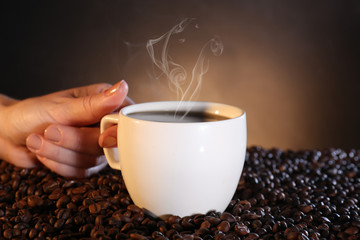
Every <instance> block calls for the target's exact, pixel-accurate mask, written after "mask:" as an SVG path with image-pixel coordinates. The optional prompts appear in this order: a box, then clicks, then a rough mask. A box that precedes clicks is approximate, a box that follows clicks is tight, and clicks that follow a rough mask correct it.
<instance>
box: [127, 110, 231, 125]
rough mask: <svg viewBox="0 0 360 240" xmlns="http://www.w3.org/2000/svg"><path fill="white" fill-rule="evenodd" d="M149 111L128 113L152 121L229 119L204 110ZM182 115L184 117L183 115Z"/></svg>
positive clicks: (133, 116)
mask: <svg viewBox="0 0 360 240" xmlns="http://www.w3.org/2000/svg"><path fill="white" fill-rule="evenodd" d="M184 115H185V112H174V111H156V112H155V111H151V112H135V113H130V114H128V116H129V117H131V118H136V119H139V120H147V121H154V122H183V123H185V122H214V121H221V120H226V119H229V118H227V117H224V116H221V115H217V114H211V113H206V112H189V113H187V114H186V115H185V116H184ZM183 116H184V117H183Z"/></svg>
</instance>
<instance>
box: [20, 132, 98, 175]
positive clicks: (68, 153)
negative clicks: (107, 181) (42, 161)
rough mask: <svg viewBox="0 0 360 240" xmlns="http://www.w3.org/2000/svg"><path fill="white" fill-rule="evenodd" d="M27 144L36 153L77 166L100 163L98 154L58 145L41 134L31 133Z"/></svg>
mask: <svg viewBox="0 0 360 240" xmlns="http://www.w3.org/2000/svg"><path fill="white" fill-rule="evenodd" d="M26 146H27V148H28V149H29V150H30V151H31V152H33V153H35V154H36V155H39V156H42V157H46V158H48V159H51V160H53V161H57V162H59V163H62V164H65V165H69V166H73V167H77V168H90V167H93V166H96V165H98V164H100V163H99V162H98V161H99V158H98V156H95V155H89V154H84V153H79V152H76V151H72V150H69V149H66V148H63V147H60V146H57V145H56V144H54V143H52V142H50V141H48V140H46V139H45V138H43V137H42V136H41V135H39V134H31V135H30V136H29V137H28V138H27V139H26Z"/></svg>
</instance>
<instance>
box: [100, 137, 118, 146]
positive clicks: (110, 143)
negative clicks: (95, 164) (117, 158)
mask: <svg viewBox="0 0 360 240" xmlns="http://www.w3.org/2000/svg"><path fill="white" fill-rule="evenodd" d="M116 143H117V140H116V138H114V137H111V136H109V137H106V138H105V139H104V141H103V144H102V145H103V147H104V148H110V147H116Z"/></svg>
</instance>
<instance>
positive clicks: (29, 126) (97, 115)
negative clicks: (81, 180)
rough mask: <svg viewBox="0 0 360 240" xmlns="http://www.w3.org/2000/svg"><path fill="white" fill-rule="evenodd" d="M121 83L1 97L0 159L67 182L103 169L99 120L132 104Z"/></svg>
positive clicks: (104, 162) (104, 161) (126, 88)
mask: <svg viewBox="0 0 360 240" xmlns="http://www.w3.org/2000/svg"><path fill="white" fill-rule="evenodd" d="M127 93H128V86H127V84H126V82H125V81H121V82H119V83H117V84H115V85H114V86H112V87H111V85H109V84H95V85H90V86H86V87H80V88H74V89H69V90H65V91H60V92H56V93H52V94H49V95H45V96H42V97H36V98H29V99H26V100H23V101H16V100H12V99H9V98H6V97H4V96H3V97H1V101H0V104H2V106H1V107H0V158H2V159H4V160H6V161H8V162H10V163H12V164H14V165H16V166H19V167H24V168H31V167H35V166H36V165H38V163H39V162H38V161H40V162H41V163H42V164H44V165H45V166H47V167H48V168H50V169H51V170H53V171H54V172H57V173H58V174H60V175H63V176H66V177H87V176H89V175H91V174H93V173H96V172H98V171H100V170H101V169H102V168H104V167H105V166H106V159H105V157H104V156H103V152H102V149H101V148H100V146H99V145H98V138H99V127H98V126H97V125H95V124H97V123H98V122H99V121H100V119H101V118H102V117H103V116H104V115H106V114H109V113H111V112H113V111H116V110H119V109H120V108H122V107H124V106H126V105H129V104H131V103H132V101H131V99H129V98H127V97H126V96H127Z"/></svg>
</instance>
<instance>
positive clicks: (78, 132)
mask: <svg viewBox="0 0 360 240" xmlns="http://www.w3.org/2000/svg"><path fill="white" fill-rule="evenodd" d="M99 135H100V130H99V128H95V127H94V128H90V127H82V128H78V127H71V126H64V125H58V124H53V125H50V126H49V127H47V128H46V129H45V131H44V137H45V138H46V139H47V140H49V141H51V142H53V143H54V144H56V145H58V146H61V147H63V148H67V149H70V150H73V151H76V152H81V153H86V154H90V155H101V154H102V153H103V151H102V149H101V148H100V146H99V145H98V138H99Z"/></svg>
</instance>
